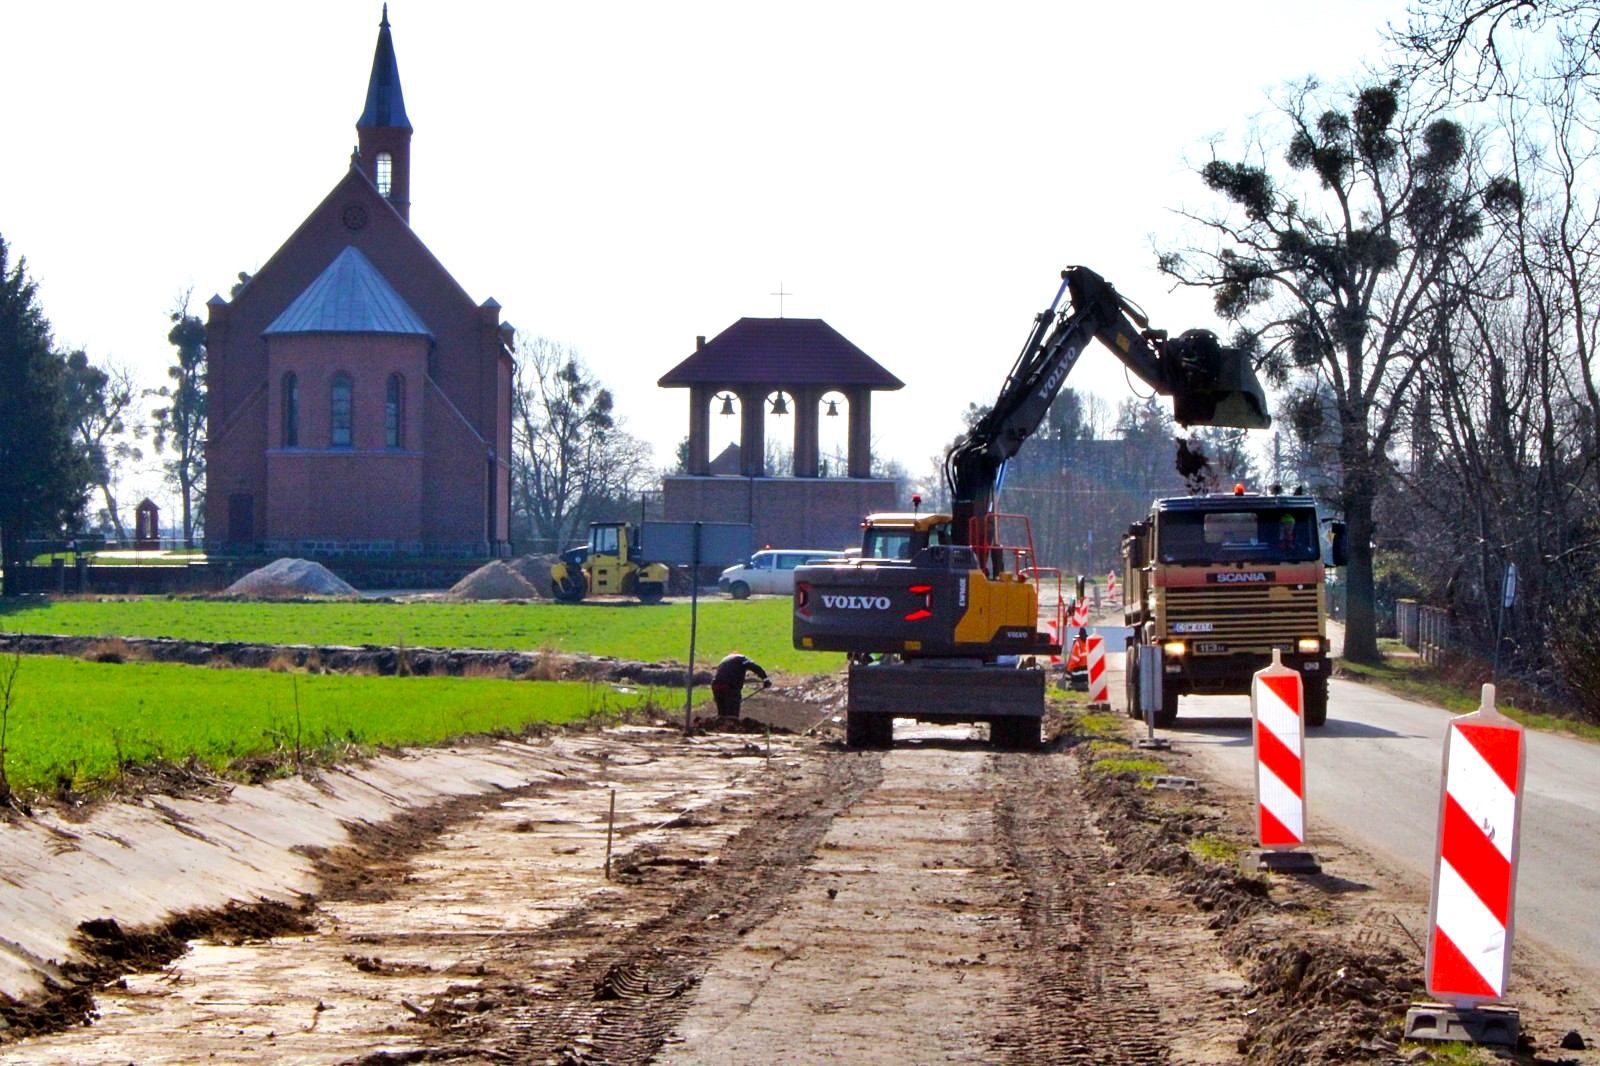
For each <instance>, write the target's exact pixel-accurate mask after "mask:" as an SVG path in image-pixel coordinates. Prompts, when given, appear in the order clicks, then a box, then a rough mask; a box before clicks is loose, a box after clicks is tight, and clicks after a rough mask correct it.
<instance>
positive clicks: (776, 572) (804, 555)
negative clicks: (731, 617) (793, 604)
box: [717, 548, 844, 600]
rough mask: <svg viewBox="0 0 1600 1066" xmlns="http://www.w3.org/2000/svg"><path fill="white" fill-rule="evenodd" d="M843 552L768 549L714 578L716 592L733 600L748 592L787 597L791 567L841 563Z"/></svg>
mask: <svg viewBox="0 0 1600 1066" xmlns="http://www.w3.org/2000/svg"><path fill="white" fill-rule="evenodd" d="M843 557H844V552H831V551H792V550H778V549H773V548H768V549H766V550H765V551H758V552H756V553H755V554H754V555H752V556H750V558H749V560H747V561H746V562H742V563H740V564H738V565H737V566H730V567H728V568H727V569H726V570H724V571H723V572H722V576H721V577H719V578H717V588H719V589H721V590H722V591H723V592H726V593H727V594H728V595H730V596H732V597H733V598H734V599H736V600H742V599H744V598H745V597H746V596H748V595H750V594H751V593H752V592H767V593H772V594H774V595H779V596H788V595H790V594H792V593H793V592H794V571H795V567H797V566H800V565H802V564H804V563H809V562H820V561H822V560H824V559H842V558H843Z"/></svg>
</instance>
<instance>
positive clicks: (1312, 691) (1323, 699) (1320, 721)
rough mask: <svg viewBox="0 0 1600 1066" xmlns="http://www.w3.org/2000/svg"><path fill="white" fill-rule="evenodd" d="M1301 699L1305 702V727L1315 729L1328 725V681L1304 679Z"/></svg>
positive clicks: (1317, 678) (1315, 678)
mask: <svg viewBox="0 0 1600 1066" xmlns="http://www.w3.org/2000/svg"><path fill="white" fill-rule="evenodd" d="M1302 698H1303V699H1304V700H1305V704H1306V705H1305V708H1304V709H1305V715H1306V727H1307V728H1308V729H1316V728H1318V727H1320V726H1324V725H1327V724H1328V679H1327V678H1326V677H1312V678H1306V679H1305V681H1304V685H1303V691H1302Z"/></svg>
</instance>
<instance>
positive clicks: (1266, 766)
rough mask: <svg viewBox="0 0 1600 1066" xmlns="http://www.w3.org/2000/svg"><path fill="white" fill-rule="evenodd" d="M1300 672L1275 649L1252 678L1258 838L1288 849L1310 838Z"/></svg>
mask: <svg viewBox="0 0 1600 1066" xmlns="http://www.w3.org/2000/svg"><path fill="white" fill-rule="evenodd" d="M1301 696H1302V686H1301V683H1300V674H1299V672H1298V671H1296V670H1291V669H1289V668H1288V667H1286V666H1284V665H1283V658H1282V656H1281V655H1280V654H1279V652H1278V651H1277V649H1273V652H1272V665H1271V666H1268V667H1266V668H1265V669H1262V670H1258V671H1257V672H1256V676H1255V679H1254V680H1253V681H1251V682H1250V716H1251V717H1252V718H1253V719H1255V756H1256V840H1258V841H1259V842H1260V844H1261V846H1262V847H1263V848H1266V849H1270V850H1272V851H1288V850H1291V849H1293V848H1297V847H1299V846H1300V845H1301V844H1304V843H1305V842H1306V773H1305V760H1304V757H1303V751H1304V737H1305V729H1304V718H1303V717H1302V715H1301V709H1302V707H1303V706H1304V703H1303V700H1302V698H1301Z"/></svg>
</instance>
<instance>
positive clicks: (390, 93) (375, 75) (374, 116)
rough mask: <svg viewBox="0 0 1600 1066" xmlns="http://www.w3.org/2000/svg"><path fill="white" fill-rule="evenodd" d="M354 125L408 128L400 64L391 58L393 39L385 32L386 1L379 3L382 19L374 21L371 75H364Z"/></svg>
mask: <svg viewBox="0 0 1600 1066" xmlns="http://www.w3.org/2000/svg"><path fill="white" fill-rule="evenodd" d="M356 126H357V128H360V127H362V126H372V127H390V126H393V127H398V128H400V129H406V130H408V129H410V128H411V120H410V119H408V118H406V100H405V97H404V96H403V95H402V94H401V92H400V64H399V63H397V62H395V58H394V39H393V38H392V37H390V36H389V5H388V4H384V5H383V21H382V22H381V23H379V24H378V47H377V49H376V50H375V51H374V52H373V53H372V76H371V77H370V78H368V79H367V106H366V107H364V108H362V110H361V117H360V118H358V119H356Z"/></svg>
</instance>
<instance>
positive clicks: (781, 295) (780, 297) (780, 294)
mask: <svg viewBox="0 0 1600 1066" xmlns="http://www.w3.org/2000/svg"><path fill="white" fill-rule="evenodd" d="M767 295H768V296H776V297H777V298H778V317H779V318H782V317H783V298H784V297H785V296H793V295H794V293H792V292H784V291H783V282H781V281H780V282H778V291H777V292H769V293H767Z"/></svg>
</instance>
